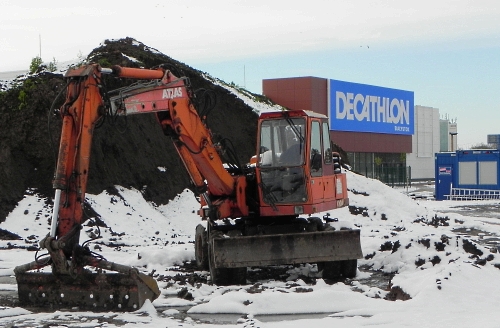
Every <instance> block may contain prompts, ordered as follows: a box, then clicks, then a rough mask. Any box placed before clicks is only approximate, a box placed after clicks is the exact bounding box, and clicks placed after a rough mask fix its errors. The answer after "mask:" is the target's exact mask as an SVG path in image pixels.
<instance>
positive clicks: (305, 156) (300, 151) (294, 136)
mask: <svg viewBox="0 0 500 328" xmlns="http://www.w3.org/2000/svg"><path fill="white" fill-rule="evenodd" d="M258 147H259V148H258V149H259V150H260V154H259V157H258V162H257V178H258V179H259V184H260V186H261V188H260V197H261V208H260V213H261V215H264V216H273V215H277V214H278V215H300V214H313V213H316V212H321V211H326V210H329V209H332V208H336V207H342V206H345V205H347V203H348V198H347V186H346V179H345V174H342V173H340V172H337V173H335V169H334V165H335V164H337V165H338V162H337V163H334V158H335V157H334V156H333V153H332V150H331V143H330V132H329V127H328V119H327V117H326V116H324V115H321V114H318V113H314V112H311V111H304V110H297V111H287V112H278V113H264V114H262V115H261V117H260V122H259V146H258Z"/></svg>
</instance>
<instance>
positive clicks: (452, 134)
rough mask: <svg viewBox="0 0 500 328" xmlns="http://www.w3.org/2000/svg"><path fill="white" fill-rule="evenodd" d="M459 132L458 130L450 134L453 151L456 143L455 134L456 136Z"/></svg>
mask: <svg viewBox="0 0 500 328" xmlns="http://www.w3.org/2000/svg"><path fill="white" fill-rule="evenodd" d="M457 134H458V133H457V132H450V136H451V151H452V152H453V151H454V150H453V145H454V142H453V141H454V138H453V137H454V136H456V135H457Z"/></svg>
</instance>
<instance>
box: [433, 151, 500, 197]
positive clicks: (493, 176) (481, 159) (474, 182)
mask: <svg viewBox="0 0 500 328" xmlns="http://www.w3.org/2000/svg"><path fill="white" fill-rule="evenodd" d="M499 172H500V152H499V151H498V150H458V151H456V152H454V153H438V154H436V157H435V187H436V200H444V199H447V197H446V196H448V195H450V194H451V188H462V189H477V190H500V179H499V178H500V174H499Z"/></svg>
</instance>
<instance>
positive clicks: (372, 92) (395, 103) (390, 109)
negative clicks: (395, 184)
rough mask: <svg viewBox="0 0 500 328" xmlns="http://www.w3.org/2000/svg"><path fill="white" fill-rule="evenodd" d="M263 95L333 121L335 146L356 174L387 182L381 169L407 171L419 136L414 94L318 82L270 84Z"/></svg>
mask: <svg viewBox="0 0 500 328" xmlns="http://www.w3.org/2000/svg"><path fill="white" fill-rule="evenodd" d="M262 90H263V94H264V95H265V96H267V97H268V98H269V99H271V100H272V101H274V102H276V103H278V104H280V105H282V106H285V107H287V108H290V109H305V110H312V111H315V112H317V113H321V114H324V115H327V116H328V117H329V121H330V134H331V137H332V140H333V141H334V142H335V143H336V144H337V145H339V146H340V147H341V148H342V149H344V150H345V151H346V152H347V153H348V156H349V162H350V163H351V165H352V166H353V169H354V170H355V171H357V172H359V173H361V174H364V175H366V176H369V177H377V178H381V177H380V176H379V175H380V174H383V172H381V169H382V170H384V169H385V168H391V169H394V168H399V169H403V170H406V162H405V161H406V154H407V153H411V152H412V135H413V133H414V122H413V120H414V93H413V92H411V91H405V90H398V89H390V88H384V87H379V86H373V85H366V84H359V83H351V82H344V81H338V80H331V79H324V78H318V77H295V78H280V79H266V80H263V81H262ZM400 171H401V170H398V172H400ZM384 172H385V171H384ZM391 172H394V171H391ZM398 174H401V173H398ZM381 180H385V179H383V178H382V179H381ZM387 182H389V181H387Z"/></svg>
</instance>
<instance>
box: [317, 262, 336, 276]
mask: <svg viewBox="0 0 500 328" xmlns="http://www.w3.org/2000/svg"><path fill="white" fill-rule="evenodd" d="M318 269H319V270H323V279H331V280H334V279H339V278H340V275H341V263H340V261H331V262H320V263H318Z"/></svg>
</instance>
